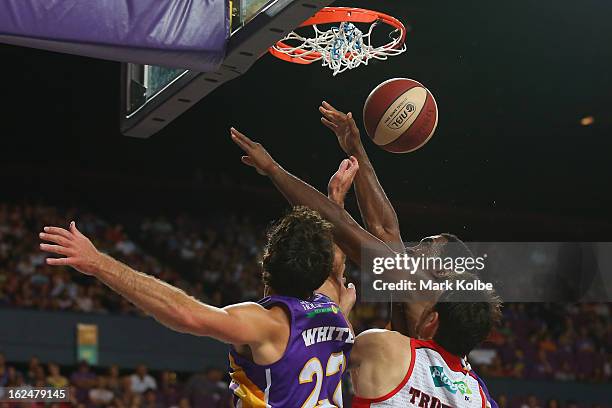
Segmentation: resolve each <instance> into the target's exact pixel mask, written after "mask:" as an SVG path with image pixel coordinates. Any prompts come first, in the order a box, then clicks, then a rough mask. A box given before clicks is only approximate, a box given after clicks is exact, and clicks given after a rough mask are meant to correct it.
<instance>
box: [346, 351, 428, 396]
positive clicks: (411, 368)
mask: <svg viewBox="0 0 612 408" xmlns="http://www.w3.org/2000/svg"><path fill="white" fill-rule="evenodd" d="M413 341H414V339H410V366H409V367H408V372H406V375H405V376H404V379H403V380H402V381H401V382H400V383H399V384H398V386H397V387H395V388H394V389H393V390H392V391H391V392H389V393H387V394H386V395H383V396H382V397H378V398H361V397H357V396H355V397H354V398H353V408H368V407H369V406H370V404H373V403H376V402H383V401H386V400H388V399H389V398H391V397H392V396H394V395H395V394H397V393H398V392H400V391H401V389H402V388H404V385H406V383H407V382H408V380H409V379H410V376H411V375H412V370H413V369H414V361H415V360H416V354H415V347H414V345H413Z"/></svg>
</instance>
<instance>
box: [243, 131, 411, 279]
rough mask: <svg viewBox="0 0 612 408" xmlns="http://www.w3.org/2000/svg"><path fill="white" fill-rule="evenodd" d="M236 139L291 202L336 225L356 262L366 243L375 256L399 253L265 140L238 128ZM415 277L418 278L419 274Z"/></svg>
mask: <svg viewBox="0 0 612 408" xmlns="http://www.w3.org/2000/svg"><path fill="white" fill-rule="evenodd" d="M232 140H233V141H234V142H235V143H236V144H237V145H238V146H240V147H241V148H242V149H243V150H244V151H245V153H246V154H247V155H246V156H243V157H242V161H243V162H244V163H245V164H247V165H249V166H252V167H255V168H256V169H257V171H258V172H259V173H261V174H265V175H267V176H268V177H269V178H270V180H272V182H273V183H274V185H275V186H276V187H277V188H278V190H279V191H280V192H281V193H282V194H283V195H284V196H285V198H286V199H287V200H288V201H289V202H290V203H291V204H293V205H304V206H308V207H309V208H312V209H313V210H316V211H318V212H319V213H320V214H321V215H322V216H323V218H325V219H327V220H328V221H330V222H331V223H332V224H333V225H334V238H335V240H336V243H337V244H338V246H340V248H341V249H342V250H343V251H344V252H345V253H346V255H347V256H348V257H349V258H350V259H351V260H352V261H353V262H355V264H357V265H361V262H362V259H361V249H362V247H367V248H368V250H369V251H370V253H369V255H370V256H372V257H394V256H395V255H396V252H395V251H393V250H392V249H391V248H390V247H389V246H388V245H386V244H385V243H384V242H383V241H381V240H380V239H378V238H376V237H375V236H374V235H372V234H370V233H369V232H368V231H366V230H364V229H363V228H362V227H361V226H360V225H359V224H358V223H357V222H355V220H354V219H353V217H351V216H350V214H349V213H347V212H346V211H345V210H344V209H343V208H342V207H340V206H339V205H338V204H336V203H334V202H332V201H331V200H330V199H329V198H327V197H326V196H324V195H323V194H321V193H320V192H319V191H317V190H316V189H315V188H314V187H312V186H310V185H309V184H307V183H305V182H303V181H302V180H300V179H299V178H297V177H295V176H293V175H292V174H290V173H289V172H287V171H286V170H285V169H283V168H282V167H281V166H279V165H278V163H276V162H275V161H274V160H273V159H272V157H270V155H269V154H268V152H267V151H266V150H265V149H264V148H263V147H262V146H261V144H259V143H255V142H253V141H252V140H251V139H249V138H248V137H246V136H245V135H243V134H242V133H240V132H238V131H237V130H235V129H232ZM402 278H406V277H402ZM413 278H414V279H417V278H418V274H417V275H413Z"/></svg>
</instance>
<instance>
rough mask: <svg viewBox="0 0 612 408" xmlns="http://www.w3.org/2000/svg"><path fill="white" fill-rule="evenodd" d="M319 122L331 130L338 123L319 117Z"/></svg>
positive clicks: (333, 129)
mask: <svg viewBox="0 0 612 408" xmlns="http://www.w3.org/2000/svg"><path fill="white" fill-rule="evenodd" d="M321 123H323V124H324V125H325V126H327V127H328V128H330V129H331V130H332V131H335V130H336V129H337V128H338V125H336V124H335V123H333V122H330V121H329V120H327V119H325V118H321Z"/></svg>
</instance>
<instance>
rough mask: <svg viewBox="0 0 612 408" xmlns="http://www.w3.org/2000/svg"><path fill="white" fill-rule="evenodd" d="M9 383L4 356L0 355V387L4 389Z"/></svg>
mask: <svg viewBox="0 0 612 408" xmlns="http://www.w3.org/2000/svg"><path fill="white" fill-rule="evenodd" d="M8 381H9V373H8V366H7V365H6V359H5V357H4V354H2V353H0V387H6V385H7V384H8Z"/></svg>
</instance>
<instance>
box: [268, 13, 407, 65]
mask: <svg viewBox="0 0 612 408" xmlns="http://www.w3.org/2000/svg"><path fill="white" fill-rule="evenodd" d="M377 25H378V23H377V22H374V23H372V25H371V26H370V29H369V30H368V32H367V34H364V33H363V32H362V31H361V30H359V29H358V28H357V27H356V26H355V25H354V24H353V23H350V22H342V23H340V26H339V27H332V28H331V29H329V30H327V31H322V30H320V29H319V28H318V27H317V26H316V25H312V28H313V29H314V37H313V38H307V37H303V36H301V35H299V34H297V33H296V32H291V33H289V34H288V35H287V36H286V37H285V38H284V39H283V40H282V42H283V43H285V41H292V40H293V41H299V42H301V44H300V45H299V46H296V47H291V46H288V45H287V44H286V43H285V45H287V47H279V46H278V44H276V45H274V49H276V50H277V51H279V52H282V53H283V54H287V55H290V56H292V57H294V58H298V59H302V60H304V61H310V62H312V61H318V60H321V63H322V65H323V66H324V67H329V69H331V70H332V71H333V73H334V76H336V75H338V74H340V73H342V72H344V71H346V70H348V69H353V68H357V67H358V66H360V65H368V62H370V60H371V59H377V60H386V59H387V58H388V57H390V56H394V55H399V54H401V53H403V52H404V51H406V45H405V44H402V33H401V31H400V30H399V29H396V30H394V31H393V32H391V33H390V34H389V37H390V38H391V42H390V43H388V44H386V45H382V46H379V47H375V46H373V45H372V44H371V41H370V39H371V36H372V31H373V30H374V28H375V27H376V26H377ZM296 51H297V52H296ZM316 52H318V53H320V55H321V56H320V57H317V58H315V59H313V56H314V55H316V54H315V53H316Z"/></svg>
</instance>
